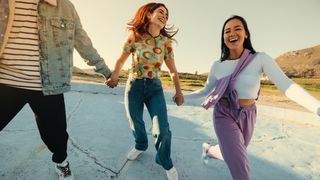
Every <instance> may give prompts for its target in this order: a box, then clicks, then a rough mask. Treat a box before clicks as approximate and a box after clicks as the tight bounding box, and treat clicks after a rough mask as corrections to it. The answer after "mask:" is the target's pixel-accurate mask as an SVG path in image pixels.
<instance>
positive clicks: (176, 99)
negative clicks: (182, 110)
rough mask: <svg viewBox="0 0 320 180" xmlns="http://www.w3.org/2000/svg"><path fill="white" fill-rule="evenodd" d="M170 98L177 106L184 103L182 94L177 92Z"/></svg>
mask: <svg viewBox="0 0 320 180" xmlns="http://www.w3.org/2000/svg"><path fill="white" fill-rule="evenodd" d="M172 100H173V101H174V102H175V103H176V104H177V106H180V105H182V104H183V103H184V97H183V94H178V93H176V94H175V95H174V96H173V97H172Z"/></svg>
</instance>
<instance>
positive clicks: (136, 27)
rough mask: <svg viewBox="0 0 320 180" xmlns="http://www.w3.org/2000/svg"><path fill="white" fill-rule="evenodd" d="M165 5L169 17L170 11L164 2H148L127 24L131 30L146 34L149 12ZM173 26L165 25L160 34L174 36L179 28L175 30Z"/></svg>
mask: <svg viewBox="0 0 320 180" xmlns="http://www.w3.org/2000/svg"><path fill="white" fill-rule="evenodd" d="M160 6H162V7H164V8H165V9H166V10H167V13H168V17H169V11H168V8H167V7H166V6H165V5H164V4H162V3H154V2H153V3H148V4H145V5H143V6H141V7H140V8H139V9H138V11H137V12H136V14H135V16H134V18H133V19H132V20H131V21H130V22H129V23H128V24H127V25H128V29H129V30H133V32H135V33H138V34H140V35H143V34H146V33H147V30H148V27H149V18H148V13H153V12H154V10H156V9H157V8H158V7H160ZM173 29H174V28H173V26H172V27H164V28H162V29H161V30H160V34H162V35H163V36H166V37H168V38H170V39H171V38H172V37H173V36H174V35H175V34H177V32H178V30H173Z"/></svg>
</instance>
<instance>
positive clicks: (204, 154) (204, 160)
mask: <svg viewBox="0 0 320 180" xmlns="http://www.w3.org/2000/svg"><path fill="white" fill-rule="evenodd" d="M210 146H211V145H210V144H208V143H203V144H202V154H201V162H202V163H203V164H204V165H206V164H208V162H209V156H208V154H207V153H208V150H209V148H210Z"/></svg>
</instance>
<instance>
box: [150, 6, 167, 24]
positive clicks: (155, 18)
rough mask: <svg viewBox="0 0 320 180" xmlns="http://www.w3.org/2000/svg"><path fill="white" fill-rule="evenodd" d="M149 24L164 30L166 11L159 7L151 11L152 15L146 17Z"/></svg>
mask: <svg viewBox="0 0 320 180" xmlns="http://www.w3.org/2000/svg"><path fill="white" fill-rule="evenodd" d="M148 18H149V19H150V21H149V22H150V23H151V24H154V25H157V26H159V27H160V29H162V28H164V27H165V26H166V24H167V21H168V11H167V9H166V8H165V7H163V6H160V7H158V8H157V9H155V10H154V11H153V13H151V14H149V15H148Z"/></svg>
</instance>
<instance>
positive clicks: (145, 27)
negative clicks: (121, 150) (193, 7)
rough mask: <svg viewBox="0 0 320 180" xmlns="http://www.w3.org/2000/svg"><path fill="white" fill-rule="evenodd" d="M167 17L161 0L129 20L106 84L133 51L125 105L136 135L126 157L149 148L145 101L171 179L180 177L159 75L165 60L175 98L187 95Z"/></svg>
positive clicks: (113, 79)
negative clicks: (173, 154)
mask: <svg viewBox="0 0 320 180" xmlns="http://www.w3.org/2000/svg"><path fill="white" fill-rule="evenodd" d="M168 17H169V12H168V9H167V7H166V6H165V5H164V4H162V3H148V4H146V5H143V6H142V7H140V8H139V9H138V11H137V13H136V15H135V16H134V18H133V19H132V20H131V21H130V22H129V23H128V25H129V27H128V29H129V33H128V34H129V35H128V37H127V40H126V41H125V43H124V47H123V52H122V54H121V56H120V58H119V59H118V60H117V62H116V65H115V69H114V72H113V74H112V76H111V78H110V79H109V80H108V81H107V85H108V86H110V87H114V86H116V85H117V82H118V77H119V72H120V70H121V68H122V66H123V64H124V63H125V61H126V60H127V58H128V57H129V55H130V54H132V67H131V69H130V73H129V78H128V80H127V85H126V90H125V107H126V111H127V116H128V119H129V123H130V128H131V129H132V131H133V135H134V137H135V147H134V148H133V149H132V150H131V151H130V152H129V153H128V156H127V157H128V159H129V160H135V159H136V158H137V157H138V156H139V155H140V154H141V153H142V152H143V151H145V150H146V149H147V148H148V138H147V133H146V130H145V124H144V121H143V108H144V105H146V107H147V109H148V111H149V114H150V116H151V119H152V124H153V126H152V127H153V128H152V135H153V136H154V137H155V138H156V141H155V148H156V150H157V155H156V163H158V164H159V165H161V166H162V167H163V168H164V169H165V170H166V174H167V177H168V179H169V180H177V179H178V173H177V171H176V169H175V167H174V166H173V163H172V160H171V157H170V154H171V131H170V128H169V123H168V115H167V107H166V102H165V98H164V94H163V89H162V85H161V81H160V79H159V78H160V74H159V73H160V69H161V65H162V63H163V62H165V64H166V65H167V67H168V69H169V73H170V76H171V78H172V80H173V83H174V86H175V89H176V94H175V95H174V97H173V98H174V100H175V102H176V104H177V105H178V106H179V105H181V104H182V103H183V102H184V98H183V95H182V92H181V88H180V83H179V77H178V72H177V69H176V66H175V63H174V56H173V50H172V37H173V36H174V35H175V34H176V31H172V30H171V29H170V28H166V24H167V20H168Z"/></svg>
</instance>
